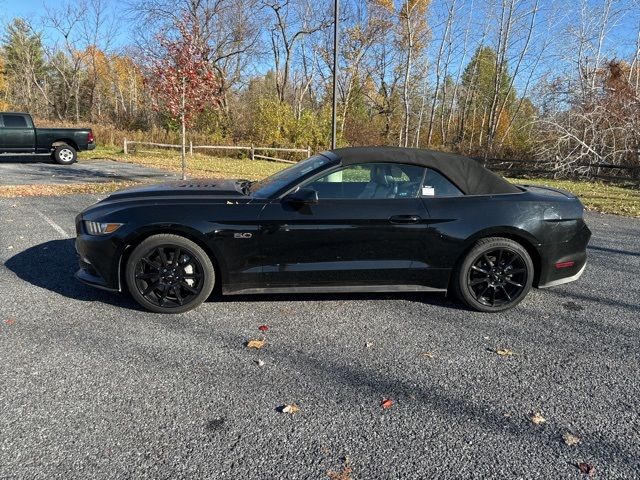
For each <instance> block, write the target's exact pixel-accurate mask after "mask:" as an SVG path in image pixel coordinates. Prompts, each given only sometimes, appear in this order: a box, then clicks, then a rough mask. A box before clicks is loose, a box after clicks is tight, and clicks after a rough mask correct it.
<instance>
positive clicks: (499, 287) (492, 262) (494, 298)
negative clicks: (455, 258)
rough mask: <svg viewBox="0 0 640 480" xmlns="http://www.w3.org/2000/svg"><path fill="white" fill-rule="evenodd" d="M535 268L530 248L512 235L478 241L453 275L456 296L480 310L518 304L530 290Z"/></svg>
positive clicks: (495, 310) (474, 308) (511, 306)
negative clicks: (527, 248)
mask: <svg viewBox="0 0 640 480" xmlns="http://www.w3.org/2000/svg"><path fill="white" fill-rule="evenodd" d="M533 276H534V267H533V262H532V261H531V257H530V256H529V253H528V252H527V250H526V249H525V248H524V247H523V246H522V245H521V244H519V243H518V242H516V241H514V240H511V239H509V238H503V237H490V238H483V239H481V240H478V241H477V242H476V243H475V245H474V246H473V247H472V248H471V250H469V252H468V253H467V254H466V256H465V257H464V258H463V259H462V260H461V261H460V262H459V264H458V266H457V268H456V270H455V275H454V278H453V287H454V290H455V293H456V296H457V297H458V298H459V299H460V300H461V301H462V302H463V303H464V304H465V305H467V306H468V307H469V308H471V309H473V310H477V311H480V312H502V311H505V310H509V309H510V308H513V307H515V306H516V305H517V304H518V303H520V302H521V301H522V300H523V299H524V297H526V296H527V294H528V293H529V290H531V284H532V283H533Z"/></svg>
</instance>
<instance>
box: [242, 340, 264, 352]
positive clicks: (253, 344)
mask: <svg viewBox="0 0 640 480" xmlns="http://www.w3.org/2000/svg"><path fill="white" fill-rule="evenodd" d="M266 343H267V342H266V340H249V341H248V342H247V348H255V349H256V350H260V349H261V348H262V347H264V346H265V344H266Z"/></svg>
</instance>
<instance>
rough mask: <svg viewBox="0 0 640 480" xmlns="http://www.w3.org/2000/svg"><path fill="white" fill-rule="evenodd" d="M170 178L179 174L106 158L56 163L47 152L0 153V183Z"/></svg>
mask: <svg viewBox="0 0 640 480" xmlns="http://www.w3.org/2000/svg"><path fill="white" fill-rule="evenodd" d="M173 178H179V176H178V175H177V174H175V173H172V172H165V171H162V170H158V169H155V168H149V167H145V166H143V165H137V164H134V163H125V162H116V161H114V160H109V159H96V160H83V161H80V162H76V163H74V164H72V165H59V164H57V163H56V162H54V161H53V160H51V159H50V158H49V157H48V156H47V155H0V185H38V184H54V185H63V184H70V183H86V182H89V183H99V182H116V181H118V182H124V181H137V182H147V181H164V180H168V179H173Z"/></svg>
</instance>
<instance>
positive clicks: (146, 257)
mask: <svg viewBox="0 0 640 480" xmlns="http://www.w3.org/2000/svg"><path fill="white" fill-rule="evenodd" d="M582 216H583V207H582V204H581V203H580V201H579V200H578V199H577V198H576V197H575V196H573V195H571V194H569V193H566V192H563V191H559V190H555V189H551V188H543V187H533V186H514V185H512V184H510V183H508V182H506V181H505V180H503V179H502V178H501V177H499V176H497V175H495V174H494V173H492V172H490V171H488V170H486V169H485V168H483V167H482V166H481V165H480V164H479V163H478V162H476V161H475V160H472V159H469V158H465V157H461V156H458V155H452V154H446V153H439V152H433V151H428V150H417V149H402V148H373V147H372V148H342V149H337V150H333V151H328V152H324V153H321V154H319V155H315V156H313V157H311V158H309V159H307V160H304V161H302V162H300V163H298V164H295V165H293V166H291V167H290V168H287V169H285V170H282V171H281V172H279V173H277V174H275V175H273V176H271V177H268V178H266V179H264V180H261V181H258V182H250V181H247V180H236V181H234V180H192V181H178V182H173V183H167V184H162V185H152V186H143V187H138V188H132V189H128V190H123V191H120V192H116V193H114V194H112V195H111V196H109V197H108V198H106V199H105V200H102V201H101V202H99V203H97V204H95V205H93V206H92V207H90V208H88V209H87V210H85V211H84V212H82V213H81V214H80V215H78V217H77V219H76V228H77V233H78V238H77V240H76V249H77V251H78V253H79V255H80V270H79V271H78V273H77V274H76V276H77V278H78V279H80V280H81V281H83V282H85V283H88V284H90V285H93V286H96V287H99V288H103V289H107V290H112V291H121V290H123V289H125V288H126V289H128V290H129V292H131V295H132V296H133V298H134V299H135V300H136V301H137V302H139V303H140V304H141V305H142V306H143V307H145V308H147V309H149V310H152V311H154V312H162V313H171V312H174V313H178V312H185V311H187V310H190V309H192V308H194V307H196V306H197V305H199V304H200V303H202V302H203V301H204V300H206V299H207V297H209V295H210V294H211V292H212V291H213V289H214V288H217V289H219V291H220V292H221V293H222V294H227V295H230V294H247V293H282V292H307V293H308V292H364V291H367V292H382V291H385V292H388V291H438V292H447V291H449V292H451V293H454V294H456V295H457V296H458V298H459V299H460V300H462V301H463V302H464V303H465V304H466V305H467V306H469V307H471V308H473V309H477V310H481V311H485V312H496V311H501V310H506V309H508V308H511V307H513V306H514V305H516V304H517V303H518V302H520V301H521V300H522V299H523V298H524V297H525V296H526V294H527V292H528V291H529V290H530V288H531V287H532V286H535V287H539V288H543V287H551V286H554V285H559V284H562V283H566V282H571V281H573V280H576V279H577V278H578V277H580V275H581V274H582V272H583V271H584V268H585V265H586V261H587V257H586V247H587V243H588V241H589V238H590V236H591V232H590V231H589V229H588V228H587V226H586V225H585V223H584V221H583V218H582Z"/></svg>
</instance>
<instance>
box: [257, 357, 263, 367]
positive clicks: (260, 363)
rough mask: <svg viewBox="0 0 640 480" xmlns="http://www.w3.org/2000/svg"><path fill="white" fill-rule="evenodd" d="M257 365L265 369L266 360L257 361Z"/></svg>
mask: <svg viewBox="0 0 640 480" xmlns="http://www.w3.org/2000/svg"><path fill="white" fill-rule="evenodd" d="M256 364H257V365H258V366H259V367H264V360H259V359H258V360H256Z"/></svg>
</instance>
